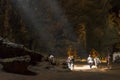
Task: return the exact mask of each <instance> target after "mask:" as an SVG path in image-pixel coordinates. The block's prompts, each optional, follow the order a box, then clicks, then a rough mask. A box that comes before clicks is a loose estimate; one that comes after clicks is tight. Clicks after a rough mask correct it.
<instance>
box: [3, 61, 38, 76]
mask: <svg viewBox="0 0 120 80" xmlns="http://www.w3.org/2000/svg"><path fill="white" fill-rule="evenodd" d="M2 65H3V68H2V70H3V71H5V72H9V73H15V74H22V75H37V74H36V73H35V72H32V71H30V70H28V69H27V68H28V66H29V63H26V62H19V61H14V62H4V63H2Z"/></svg>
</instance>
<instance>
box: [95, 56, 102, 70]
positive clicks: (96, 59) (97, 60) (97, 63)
mask: <svg viewBox="0 0 120 80" xmlns="http://www.w3.org/2000/svg"><path fill="white" fill-rule="evenodd" d="M94 63H95V66H96V68H98V66H99V64H100V63H101V61H100V59H99V58H98V57H97V56H96V57H95V58H94Z"/></svg>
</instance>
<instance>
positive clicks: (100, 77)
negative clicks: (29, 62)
mask: <svg viewBox="0 0 120 80" xmlns="http://www.w3.org/2000/svg"><path fill="white" fill-rule="evenodd" d="M42 64H44V65H45V64H46V65H49V63H46V62H42V63H38V64H37V65H36V66H29V67H28V70H29V72H28V73H29V74H28V73H27V74H18V73H8V72H6V71H4V70H3V69H2V66H1V69H0V80H120V79H119V78H120V74H119V73H120V64H114V65H113V66H112V68H111V69H104V70H103V69H102V68H99V69H96V68H93V69H89V70H79V71H70V70H68V69H63V68H61V67H57V66H52V65H49V66H43V65H42ZM81 65H82V64H81ZM83 65H84V64H83ZM30 73H31V74H30ZM32 73H33V74H32ZM34 73H35V74H34Z"/></svg>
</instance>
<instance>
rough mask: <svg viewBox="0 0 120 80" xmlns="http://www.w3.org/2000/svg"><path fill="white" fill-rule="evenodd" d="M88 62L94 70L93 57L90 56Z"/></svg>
mask: <svg viewBox="0 0 120 80" xmlns="http://www.w3.org/2000/svg"><path fill="white" fill-rule="evenodd" d="M87 61H88V63H89V65H90V68H92V66H93V58H92V57H91V55H89V57H88V58H87Z"/></svg>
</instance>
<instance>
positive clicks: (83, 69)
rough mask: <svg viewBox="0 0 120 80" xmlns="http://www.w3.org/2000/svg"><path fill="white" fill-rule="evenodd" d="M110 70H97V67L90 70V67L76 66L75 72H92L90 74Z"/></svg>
mask: <svg viewBox="0 0 120 80" xmlns="http://www.w3.org/2000/svg"><path fill="white" fill-rule="evenodd" d="M107 69H108V68H97V67H96V66H94V65H93V66H92V68H90V66H89V65H74V69H73V71H90V72H97V71H99V72H105V71H106V70H107Z"/></svg>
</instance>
